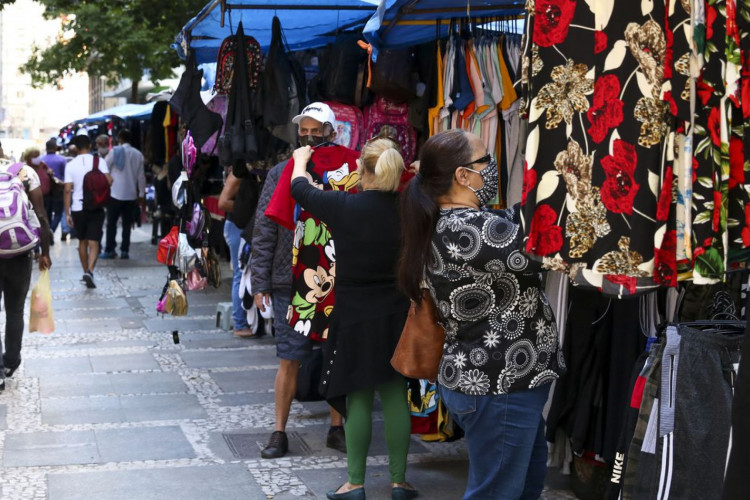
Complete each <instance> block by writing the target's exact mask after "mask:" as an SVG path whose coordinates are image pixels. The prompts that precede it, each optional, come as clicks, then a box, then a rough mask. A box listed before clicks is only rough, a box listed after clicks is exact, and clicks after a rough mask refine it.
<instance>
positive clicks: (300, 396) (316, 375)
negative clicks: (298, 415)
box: [294, 347, 324, 401]
mask: <svg viewBox="0 0 750 500" xmlns="http://www.w3.org/2000/svg"><path fill="white" fill-rule="evenodd" d="M322 372H323V349H321V348H317V347H315V348H313V350H312V351H310V352H309V353H308V354H307V355H306V356H305V357H304V358H302V360H301V362H300V365H299V372H298V373H297V392H295V393H294V399H296V400H297V401H322V400H323V399H324V398H323V396H322V395H321V394H320V390H319V388H318V387H319V386H320V377H321V374H322Z"/></svg>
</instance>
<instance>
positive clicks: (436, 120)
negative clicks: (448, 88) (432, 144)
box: [427, 42, 445, 137]
mask: <svg viewBox="0 0 750 500" xmlns="http://www.w3.org/2000/svg"><path fill="white" fill-rule="evenodd" d="M444 91H445V89H444V88H443V55H442V53H441V50H440V43H439V42H438V44H437V103H436V104H435V107H434V108H430V109H429V110H427V125H428V126H429V127H430V137H432V136H433V135H435V134H436V133H438V132H440V131H441V129H442V127H441V126H440V111H441V110H442V109H443V106H445V96H444V94H443V92H444Z"/></svg>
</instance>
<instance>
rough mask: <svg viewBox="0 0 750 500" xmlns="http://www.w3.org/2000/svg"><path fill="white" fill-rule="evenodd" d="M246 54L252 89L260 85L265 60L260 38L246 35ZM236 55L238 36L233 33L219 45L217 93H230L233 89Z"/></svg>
mask: <svg viewBox="0 0 750 500" xmlns="http://www.w3.org/2000/svg"><path fill="white" fill-rule="evenodd" d="M245 54H246V57H247V76H248V84H249V85H250V89H253V90H254V89H256V88H257V87H258V82H259V80H260V70H261V65H262V62H263V58H262V56H261V53H260V44H259V43H258V40H256V39H255V38H253V37H251V36H247V35H246V36H245ZM236 56H237V36H236V35H231V36H228V37H226V38H225V39H224V41H222V42H221V46H220V47H219V57H218V58H217V60H216V83H214V92H216V93H217V94H224V95H228V94H229V91H230V90H231V89H232V75H233V73H234V60H235V57H236Z"/></svg>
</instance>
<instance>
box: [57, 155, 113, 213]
mask: <svg viewBox="0 0 750 500" xmlns="http://www.w3.org/2000/svg"><path fill="white" fill-rule="evenodd" d="M93 168H94V157H93V156H91V155H90V154H89V153H86V154H82V155H78V156H76V157H75V158H73V159H72V160H70V162H69V163H68V165H67V166H66V167H65V184H73V201H72V203H71V204H70V211H71V212H80V211H81V210H83V177H84V176H85V175H86V174H87V173H89V172H90V171H91V170H92V169H93ZM99 170H101V171H102V173H105V174H108V173H109V168H107V162H106V161H104V159H103V158H99Z"/></svg>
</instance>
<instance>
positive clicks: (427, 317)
mask: <svg viewBox="0 0 750 500" xmlns="http://www.w3.org/2000/svg"><path fill="white" fill-rule="evenodd" d="M444 343H445V329H444V328H443V327H442V325H440V323H438V313H437V307H435V302H434V301H433V300H432V296H431V295H430V292H429V290H426V289H423V290H422V304H420V305H417V304H416V303H415V302H413V301H412V303H411V307H410V308H409V316H408V317H407V318H406V324H405V325H404V330H403V331H402V332H401V338H400V339H399V341H398V345H397V346H396V350H395V351H394V353H393V357H392V358H391V365H392V366H393V368H394V369H395V370H396V371H397V372H399V373H400V374H402V375H403V376H405V377H410V378H416V379H420V378H421V379H427V380H435V379H436V378H437V375H438V368H439V367H440V358H441V357H442V356H443V344H444Z"/></svg>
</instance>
